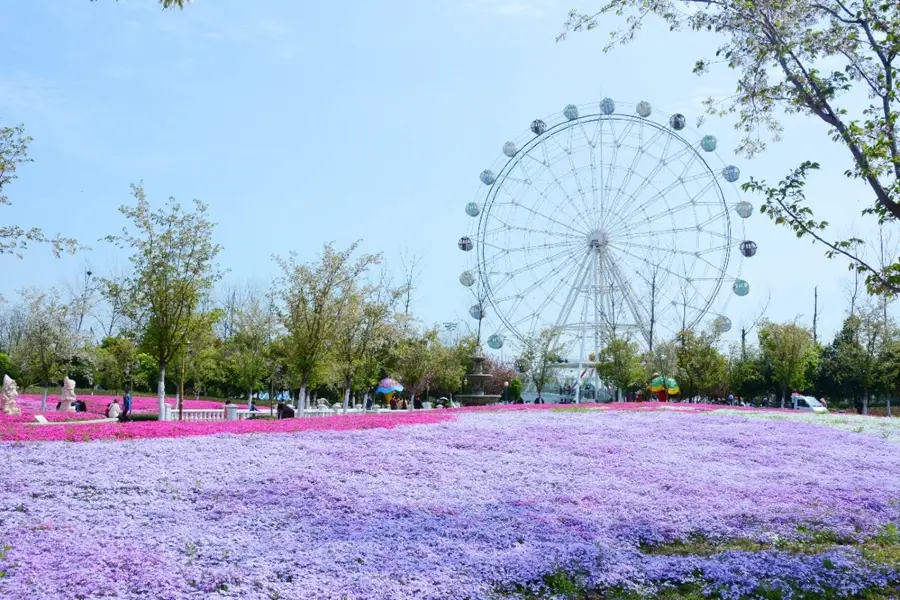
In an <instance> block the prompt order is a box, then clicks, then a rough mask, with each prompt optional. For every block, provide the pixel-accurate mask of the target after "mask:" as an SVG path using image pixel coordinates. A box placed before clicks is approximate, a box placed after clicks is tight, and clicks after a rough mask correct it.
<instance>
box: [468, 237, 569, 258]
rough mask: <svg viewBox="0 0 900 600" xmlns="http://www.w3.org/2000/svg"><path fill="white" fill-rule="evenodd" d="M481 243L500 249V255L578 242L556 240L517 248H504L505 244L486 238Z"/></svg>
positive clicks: (567, 245)
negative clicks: (501, 244)
mask: <svg viewBox="0 0 900 600" xmlns="http://www.w3.org/2000/svg"><path fill="white" fill-rule="evenodd" d="M481 243H482V244H483V245H485V246H488V247H490V248H493V249H495V250H499V251H500V253H499V256H504V255H507V254H512V253H514V252H528V251H529V250H546V249H549V248H562V247H571V246H574V245H576V244H577V242H555V243H552V244H535V245H533V246H519V247H517V248H504V247H503V246H498V245H496V244H492V243H491V242H488V241H486V240H481Z"/></svg>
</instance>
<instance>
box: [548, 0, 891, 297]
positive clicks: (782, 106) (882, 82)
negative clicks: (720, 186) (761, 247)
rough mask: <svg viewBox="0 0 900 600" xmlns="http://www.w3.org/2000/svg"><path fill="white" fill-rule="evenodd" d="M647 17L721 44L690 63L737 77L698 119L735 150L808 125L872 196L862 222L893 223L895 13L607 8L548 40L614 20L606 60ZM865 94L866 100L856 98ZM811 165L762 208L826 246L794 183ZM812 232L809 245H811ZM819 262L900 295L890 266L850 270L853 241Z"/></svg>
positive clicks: (648, 5) (631, 4) (757, 0)
mask: <svg viewBox="0 0 900 600" xmlns="http://www.w3.org/2000/svg"><path fill="white" fill-rule="evenodd" d="M651 15H655V16H656V17H658V18H661V19H662V20H663V21H664V22H665V23H667V24H668V25H669V28H670V29H671V30H672V31H681V30H684V29H688V30H692V31H695V32H710V33H714V34H715V35H718V36H720V37H724V38H725V41H724V42H723V43H721V44H720V45H719V46H718V48H717V50H716V52H715V54H714V55H713V56H707V57H701V58H700V59H699V60H697V62H696V66H695V68H694V72H695V73H697V74H706V73H709V72H710V71H712V70H713V69H714V68H715V67H720V66H725V67H727V68H728V69H730V70H732V71H734V72H736V74H737V84H736V88H735V90H734V93H733V94H731V95H730V96H728V97H726V98H724V99H719V100H717V99H713V98H709V99H707V100H706V101H705V106H706V112H707V114H708V115H713V116H719V117H723V116H728V115H735V116H736V117H737V120H736V123H735V129H737V130H738V131H740V132H741V133H742V134H743V135H742V139H741V142H740V145H739V146H738V149H737V150H738V152H739V153H742V154H744V155H747V156H753V155H755V154H757V153H758V152H760V151H762V150H764V149H765V148H766V139H767V138H771V139H774V140H779V139H780V138H781V136H782V133H783V129H782V125H781V123H780V121H779V115H781V114H801V115H806V116H810V117H814V118H817V119H819V120H820V121H821V122H822V123H824V124H825V125H826V126H827V132H828V134H829V135H830V136H831V138H832V140H834V141H836V142H838V143H840V144H841V145H842V146H843V147H845V148H846V149H847V151H848V155H847V158H848V159H850V161H851V162H850V164H851V165H852V166H851V168H850V169H848V170H847V171H846V172H845V175H846V176H847V177H850V178H853V179H857V180H860V181H861V182H863V183H864V184H865V185H866V186H867V187H868V188H869V191H870V192H871V197H870V198H871V200H870V201H869V202H867V203H866V204H867V207H866V208H865V209H864V210H863V215H868V216H874V217H876V218H877V219H878V221H879V223H880V224H884V223H885V222H894V221H896V220H897V219H898V218H900V139H898V131H897V116H898V112H900V79H898V72H897V71H898V69H897V60H898V58H897V57H898V56H900V3H897V2H879V1H873V0H779V1H777V2H771V1H763V0H709V1H707V0H608V1H607V2H606V3H605V4H603V5H602V6H600V8H599V10H598V11H596V12H593V13H580V12H578V11H572V12H570V14H569V18H568V20H567V21H566V23H565V25H564V30H563V32H562V33H561V34H560V36H559V39H564V38H565V36H566V35H567V34H568V33H569V32H574V31H585V30H592V29H595V28H597V27H598V26H599V25H600V23H601V19H603V18H604V17H608V16H616V17H622V16H625V22H624V26H623V27H622V28H620V29H618V30H615V31H612V32H611V33H610V39H609V42H608V43H607V45H606V46H605V47H604V51H609V50H611V49H612V48H614V47H615V46H617V45H620V44H625V43H628V42H630V41H631V40H633V39H634V38H635V37H636V35H637V34H638V32H639V31H640V30H641V28H642V27H643V24H644V21H645V19H647V17H649V16H651ZM863 96H865V97H867V98H868V100H867V101H866V100H862V101H861V99H862V97H863ZM816 167H817V165H815V166H814V163H810V162H805V163H803V165H801V166H800V167H799V168H798V169H795V170H794V171H793V172H792V173H791V174H789V175H788V177H787V178H786V180H785V181H784V182H782V184H783V185H787V186H788V187H783V188H767V187H763V186H760V185H751V186H750V187H749V188H748V189H750V190H752V191H759V192H763V193H764V194H766V195H767V203H768V204H769V205H770V206H773V204H772V203H773V202H774V203H775V204H777V200H776V199H775V198H773V197H772V196H769V195H768V194H767V192H769V191H775V196H779V195H780V196H783V197H784V199H785V201H786V205H785V206H781V205H779V206H778V210H770V209H769V208H764V212H766V213H767V214H768V215H769V216H770V217H772V218H773V219H774V220H775V221H776V223H778V224H781V225H785V226H788V227H790V228H792V229H793V230H794V231H795V232H796V233H797V235H798V236H799V237H803V236H811V237H813V238H814V239H816V240H818V241H822V242H825V239H824V238H823V237H822V235H821V232H822V231H823V230H824V227H825V225H826V224H824V223H823V222H817V221H816V220H815V219H814V217H813V213H812V209H811V208H810V207H803V209H802V210H801V211H800V212H797V211H796V210H791V209H790V207H793V208H794V209H799V208H800V206H799V203H798V202H797V201H798V200H802V179H803V177H805V176H806V175H807V173H808V172H809V171H810V170H812V169H815V168H816ZM813 234H819V235H813ZM826 245H827V246H828V247H829V255H832V256H834V255H843V256H845V257H847V258H850V259H851V260H852V261H853V268H858V269H860V270H861V271H864V272H866V273H867V276H868V284H869V287H870V289H871V291H873V292H880V293H892V294H894V293H897V292H898V291H900V276H898V272H900V265H896V264H895V265H891V266H890V268H889V269H887V270H886V271H885V270H884V269H881V270H879V269H876V268H873V267H871V266H870V265H869V264H867V263H866V262H865V261H864V260H861V256H860V255H859V254H858V253H857V252H856V251H854V249H855V247H856V246H857V245H858V240H855V239H849V240H839V241H832V242H830V243H828V242H826Z"/></svg>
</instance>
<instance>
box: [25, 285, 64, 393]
mask: <svg viewBox="0 0 900 600" xmlns="http://www.w3.org/2000/svg"><path fill="white" fill-rule="evenodd" d="M23 297H24V300H25V306H26V312H27V318H26V321H25V332H24V338H23V339H22V341H21V343H20V344H19V346H18V348H17V349H16V355H15V357H14V359H15V362H16V363H17V364H18V365H19V366H20V368H21V371H22V374H23V375H25V377H26V378H27V379H28V380H29V381H31V382H35V383H39V384H40V385H41V387H42V388H43V393H42V396H41V411H45V410H47V391H48V388H49V387H50V385H51V384H53V383H59V382H61V381H62V379H63V378H64V377H65V376H66V375H67V374H68V370H69V368H70V366H71V364H72V359H73V356H74V355H75V350H76V348H77V347H78V345H79V339H78V336H77V334H76V333H75V331H74V330H73V327H72V320H71V315H70V314H69V308H68V306H66V304H65V303H64V302H62V300H61V299H60V296H59V292H57V291H56V290H55V289H51V290H50V291H49V292H40V291H37V290H25V291H24V292H23Z"/></svg>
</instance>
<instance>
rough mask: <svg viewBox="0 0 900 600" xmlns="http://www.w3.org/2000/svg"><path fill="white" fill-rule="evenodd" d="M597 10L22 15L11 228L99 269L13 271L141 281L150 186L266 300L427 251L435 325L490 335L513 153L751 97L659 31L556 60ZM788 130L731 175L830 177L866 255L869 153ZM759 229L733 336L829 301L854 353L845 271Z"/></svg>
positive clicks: (219, 1)
mask: <svg viewBox="0 0 900 600" xmlns="http://www.w3.org/2000/svg"><path fill="white" fill-rule="evenodd" d="M578 5H579V3H578V2H575V0H563V1H558V0H428V1H427V2H421V1H413V0H406V1H390V2H378V3H374V2H363V1H361V0H359V1H335V2H323V3H307V2H296V1H294V0H253V1H250V0H196V2H195V3H194V4H193V5H191V6H189V7H188V8H186V9H185V10H184V11H182V12H178V11H165V12H164V11H161V10H159V7H158V6H157V5H156V3H155V2H152V1H151V0H126V1H123V2H120V3H118V4H117V3H114V2H112V0H100V1H99V2H96V3H90V2H88V0H80V1H79V0H68V1H66V2H61V1H60V0H29V2H27V3H26V2H19V3H14V6H13V5H10V6H8V7H6V8H4V9H3V17H2V19H0V38H2V39H3V40H4V47H5V52H4V53H3V54H2V55H0V122H2V123H4V124H12V123H19V122H22V123H25V125H26V127H27V129H28V132H29V134H30V135H31V136H33V137H34V143H33V146H32V157H33V159H34V163H33V164H29V165H26V166H24V167H22V168H21V170H20V173H19V175H20V179H19V180H18V181H17V182H15V183H14V184H13V185H10V186H9V187H8V188H7V189H6V190H5V192H6V194H7V195H8V196H9V197H10V200H12V201H13V202H14V206H13V207H11V208H4V209H3V210H2V212H0V217H2V220H3V222H13V223H17V224H22V225H39V226H41V227H43V228H44V229H45V230H46V231H47V232H49V233H53V232H57V231H61V232H63V233H65V234H67V235H73V236H75V237H77V238H79V240H80V241H82V242H84V243H86V244H88V245H90V246H91V247H92V251H91V252H89V253H84V254H81V255H79V256H76V257H68V258H64V259H62V260H55V259H53V258H51V257H49V256H48V254H49V253H48V252H46V251H45V250H43V249H33V250H31V251H30V252H29V253H28V254H27V257H26V259H25V260H24V261H17V260H14V259H11V258H8V257H7V258H2V259H0V260H2V262H0V273H2V275H0V281H2V282H3V290H2V291H3V293H4V295H7V297H8V298H10V299H12V298H14V295H13V290H15V289H20V288H22V287H24V286H30V285H37V286H50V285H60V284H61V282H62V281H63V280H65V279H66V278H68V279H72V278H74V275H75V273H76V272H77V271H78V270H79V269H80V268H81V265H82V264H83V263H84V261H85V260H89V261H90V263H91V265H92V266H93V268H94V270H95V271H97V272H100V273H102V272H104V271H106V270H108V269H111V268H116V267H118V268H121V267H124V266H125V265H126V260H125V257H124V256H123V255H122V254H120V253H119V252H117V251H116V250H115V249H114V248H113V247H111V246H108V245H106V244H105V243H102V242H98V241H96V240H98V239H99V238H100V237H102V236H103V235H105V234H107V233H110V232H114V231H116V230H117V229H118V228H120V227H121V226H122V225H123V224H124V223H123V221H122V220H121V219H120V216H119V214H118V213H117V211H116V208H117V207H118V206H119V205H120V204H122V203H126V202H129V200H130V197H129V184H130V183H131V182H137V181H141V180H142V181H143V182H144V184H145V186H146V189H147V192H148V194H149V196H150V199H151V201H152V202H155V203H160V202H162V201H163V200H164V199H165V198H166V197H168V196H170V195H171V196H175V197H177V198H178V199H180V200H182V201H188V200H190V199H191V198H200V199H202V200H203V201H205V202H207V203H208V204H209V205H210V207H211V212H212V216H213V218H214V220H215V221H217V222H218V223H219V227H218V230H217V238H218V240H217V241H218V242H219V243H221V244H222V245H223V246H224V247H225V251H224V253H223V254H222V263H223V265H225V266H226V267H228V268H229V269H230V273H229V275H228V280H229V281H232V282H235V283H243V282H253V283H256V284H260V285H265V284H266V283H267V282H268V281H269V280H270V279H271V277H272V276H273V275H274V274H275V272H276V271H275V268H274V265H273V264H272V262H271V260H270V258H269V257H270V256H271V255H272V254H273V253H279V254H284V253H286V252H288V251H290V250H296V251H297V252H298V253H299V254H300V256H301V257H308V258H310V259H312V258H313V257H314V255H315V253H316V252H317V251H318V250H319V248H320V247H321V245H322V243H323V242H325V241H329V240H333V241H335V242H336V243H337V244H338V245H339V246H346V245H347V244H349V243H351V242H352V241H353V240H356V239H362V240H364V242H363V248H364V249H365V250H366V251H371V252H375V251H383V252H384V253H385V258H386V263H387V264H388V265H391V266H394V267H398V268H399V257H400V255H401V252H402V250H403V249H404V248H405V249H408V251H409V252H410V253H413V254H416V255H419V256H422V257H423V260H422V262H421V267H422V270H423V274H422V278H421V281H420V288H419V290H418V292H417V294H416V300H417V302H416V308H415V311H416V313H417V315H418V316H419V317H420V318H421V319H422V320H424V321H426V322H441V321H447V320H456V319H458V320H469V321H470V319H468V317H466V316H465V311H466V308H467V306H468V304H469V301H468V298H467V295H466V293H465V291H464V290H463V289H462V288H461V286H460V285H459V283H458V282H457V276H458V274H459V272H460V271H461V269H462V267H463V266H464V260H463V259H464V257H463V256H462V253H460V252H459V250H457V248H456V240H457V239H458V238H459V237H460V235H462V234H463V233H465V232H466V230H467V227H468V225H469V223H468V221H467V217H466V216H465V214H464V212H463V207H464V205H465V204H466V203H467V202H469V201H471V200H472V199H473V197H474V196H475V194H476V193H477V192H478V191H479V187H478V186H479V183H478V174H479V172H480V171H481V170H482V169H483V168H485V167H486V166H489V165H491V164H492V163H493V162H494V161H495V159H496V158H497V157H498V156H499V155H500V149H501V146H502V144H503V142H504V141H506V140H507V139H510V138H515V137H516V136H518V135H519V134H520V133H521V132H523V131H525V130H526V129H527V127H528V124H529V123H530V121H531V120H532V119H534V118H537V117H541V116H544V115H548V114H552V113H556V112H558V111H560V110H561V109H562V108H563V107H564V106H565V105H566V104H568V103H576V104H580V103H586V102H593V101H599V100H600V99H601V98H603V97H604V96H610V97H613V98H617V99H621V100H623V101H628V102H637V101H638V100H642V99H646V100H648V101H650V102H651V103H653V105H654V107H659V108H660V109H661V110H663V111H665V112H669V113H673V112H683V113H685V114H686V115H688V117H689V118H691V120H693V119H692V118H693V117H696V116H697V115H698V114H700V105H699V102H700V100H701V99H702V98H704V97H706V96H708V95H710V94H712V95H722V94H725V93H727V92H728V91H730V90H731V89H733V84H732V79H731V76H730V74H729V73H727V72H726V73H718V74H716V75H714V76H707V77H704V78H698V77H696V76H694V75H692V74H691V67H692V66H693V63H694V61H695V60H696V59H697V58H699V57H700V56H701V54H702V53H703V52H704V51H705V50H708V49H709V48H711V47H712V44H713V43H714V41H715V39H714V38H713V37H709V36H703V35H696V34H692V33H682V34H678V35H675V34H669V33H668V32H667V31H666V29H665V28H664V27H659V26H651V27H648V28H647V29H646V30H645V31H644V35H643V36H642V37H641V39H640V40H639V41H637V42H635V43H634V44H632V45H631V46H628V47H626V48H623V49H620V50H617V51H616V52H614V53H612V54H605V55H604V54H603V53H602V52H601V48H602V45H603V43H604V41H605V35H604V31H598V32H594V33H590V34H579V35H574V36H572V37H571V38H570V39H569V40H568V41H566V42H564V43H556V42H555V37H556V34H557V33H558V32H559V30H560V25H561V23H562V22H563V21H564V20H565V17H566V13H567V11H568V10H569V9H570V8H573V6H578ZM581 5H582V6H585V5H587V6H589V5H590V3H584V2H582V3H581ZM610 26H613V24H610ZM785 126H786V131H785V140H784V141H783V142H781V143H777V144H773V145H771V146H770V148H769V150H768V152H767V153H766V154H765V155H764V156H762V157H760V158H756V159H754V160H752V161H747V160H745V159H743V158H735V157H733V156H731V154H730V149H731V148H734V147H735V146H736V145H737V136H736V135H735V134H734V132H733V131H732V130H731V122H730V121H710V122H708V123H707V125H706V126H705V127H704V128H703V131H704V132H712V133H714V134H715V135H717V136H718V137H719V139H720V150H721V154H722V156H723V158H724V159H725V160H727V161H728V162H734V163H735V164H737V165H739V166H740V167H741V170H742V172H743V173H744V174H745V175H755V176H757V177H762V178H768V179H770V180H775V179H777V178H780V177H781V176H782V175H783V174H784V172H785V171H786V169H787V168H788V167H789V166H793V165H795V164H797V163H799V162H800V161H801V160H804V159H807V158H808V159H813V160H818V161H820V162H821V163H822V165H823V170H822V171H821V172H820V173H819V174H817V175H816V176H815V179H814V181H813V182H812V184H811V186H810V189H809V193H810V197H812V198H815V201H816V205H817V206H818V207H819V208H818V213H819V216H820V217H822V218H827V219H828V220H830V221H832V222H835V223H840V227H841V228H840V229H839V230H838V231H839V232H841V233H847V232H849V231H850V230H851V229H853V231H855V232H856V233H864V232H865V231H866V229H865V227H864V226H863V223H861V222H860V223H858V224H855V225H854V222H855V221H857V220H858V214H859V210H860V209H861V208H862V207H863V203H862V202H861V201H860V200H859V199H860V198H867V197H868V196H867V195H866V190H865V189H864V188H860V187H859V186H858V184H854V183H852V182H850V181H847V180H845V179H844V177H843V176H842V173H843V171H844V170H845V169H846V168H847V167H848V163H847V159H846V156H845V151H844V150H842V149H840V148H837V147H835V146H834V145H833V144H832V143H831V142H830V141H829V139H828V136H827V134H826V131H825V128H824V126H823V125H820V124H819V123H818V122H815V121H812V120H809V119H805V118H801V117H794V118H791V119H787V120H785ZM747 199H748V200H750V201H751V202H753V203H754V204H758V201H757V200H756V199H755V198H752V197H751V198H747ZM747 230H748V237H750V238H752V239H754V240H755V241H757V242H758V244H759V246H760V251H759V253H758V255H757V256H756V257H755V258H754V259H753V261H748V264H747V265H746V267H745V270H744V275H745V279H747V280H748V281H750V282H751V285H752V286H753V287H752V289H753V293H752V294H751V296H750V297H748V298H746V299H743V300H742V301H741V302H740V303H737V302H732V303H731V304H730V308H729V316H730V317H731V318H732V320H733V321H734V322H735V323H736V324H737V325H738V327H739V326H740V324H741V323H742V322H749V321H750V320H752V317H753V314H754V313H755V312H756V311H758V310H759V308H760V303H761V302H762V301H763V300H764V298H765V296H766V294H767V293H771V295H772V303H771V305H770V307H769V312H768V316H769V317H771V318H774V319H779V320H782V319H790V318H793V317H794V316H797V315H799V314H802V315H804V317H803V318H804V320H807V321H809V320H810V319H811V315H812V298H813V287H814V286H816V285H818V286H819V296H820V302H821V304H822V315H821V328H822V330H823V332H824V333H826V334H827V335H830V333H831V332H832V331H833V330H834V329H835V328H836V327H837V326H839V323H840V320H841V319H842V316H843V312H844V310H845V304H846V302H845V297H846V294H845V292H844V282H845V281H846V280H848V278H849V275H848V273H847V271H846V270H845V265H844V264H843V263H840V262H836V261H828V260H826V259H825V258H824V257H823V255H822V250H821V248H820V247H817V246H812V245H811V244H809V243H808V242H807V241H798V240H796V239H794V238H793V236H792V234H790V233H789V232H788V231H786V230H783V229H780V228H776V227H775V226H774V225H772V224H771V223H770V222H769V221H767V220H765V218H764V217H762V216H760V215H758V214H757V215H754V217H752V218H751V219H750V220H749V221H748V223H747ZM733 333H734V332H733Z"/></svg>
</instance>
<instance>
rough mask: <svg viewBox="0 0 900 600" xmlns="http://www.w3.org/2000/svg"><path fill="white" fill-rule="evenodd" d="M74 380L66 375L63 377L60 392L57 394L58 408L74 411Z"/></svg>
mask: <svg viewBox="0 0 900 600" xmlns="http://www.w3.org/2000/svg"><path fill="white" fill-rule="evenodd" d="M75 400H77V398H76V397H75V382H74V381H72V380H71V379H69V378H68V377H64V378H63V386H62V392H61V393H60V395H59V410H61V411H74V410H75Z"/></svg>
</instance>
